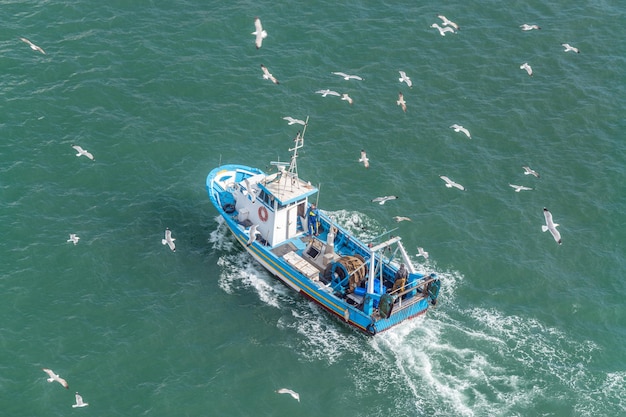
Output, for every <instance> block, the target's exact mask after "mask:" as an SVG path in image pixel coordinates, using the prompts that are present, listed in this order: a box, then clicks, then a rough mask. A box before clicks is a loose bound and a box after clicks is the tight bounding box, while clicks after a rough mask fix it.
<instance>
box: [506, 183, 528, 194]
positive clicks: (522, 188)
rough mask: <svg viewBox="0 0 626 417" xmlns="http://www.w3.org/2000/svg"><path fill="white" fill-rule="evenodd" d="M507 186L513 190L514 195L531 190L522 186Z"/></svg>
mask: <svg viewBox="0 0 626 417" xmlns="http://www.w3.org/2000/svg"><path fill="white" fill-rule="evenodd" d="M509 186H511V187H513V188H515V192H516V193H519V192H520V191H530V190H532V188H530V187H524V186H523V185H515V184H509Z"/></svg>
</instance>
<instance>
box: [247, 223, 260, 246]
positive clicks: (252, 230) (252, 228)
mask: <svg viewBox="0 0 626 417" xmlns="http://www.w3.org/2000/svg"><path fill="white" fill-rule="evenodd" d="M257 227H258V225H257V224H253V225H252V226H250V230H249V231H248V242H247V243H246V246H250V245H252V244H253V243H254V241H255V240H256V235H260V234H261V232H259V231H258V230H256V228H257Z"/></svg>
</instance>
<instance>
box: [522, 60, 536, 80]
mask: <svg viewBox="0 0 626 417" xmlns="http://www.w3.org/2000/svg"><path fill="white" fill-rule="evenodd" d="M519 68H520V69H523V70H526V72H527V73H528V75H529V76H531V77H532V76H533V69H532V68H531V66H530V65H528V62H524V63H523V64H522V65H520V66H519Z"/></svg>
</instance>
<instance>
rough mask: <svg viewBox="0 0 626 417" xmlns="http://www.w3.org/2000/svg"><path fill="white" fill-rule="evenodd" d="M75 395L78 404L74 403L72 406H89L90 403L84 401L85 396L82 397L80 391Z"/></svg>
mask: <svg viewBox="0 0 626 417" xmlns="http://www.w3.org/2000/svg"><path fill="white" fill-rule="evenodd" d="M75 397H76V404H72V408H78V407H87V406H88V405H89V403H86V402H84V401H83V397H81V395H80V394H79V393H76V395H75Z"/></svg>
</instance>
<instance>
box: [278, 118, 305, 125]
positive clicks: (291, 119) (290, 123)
mask: <svg viewBox="0 0 626 417" xmlns="http://www.w3.org/2000/svg"><path fill="white" fill-rule="evenodd" d="M283 120H286V121H287V123H289V125H290V126H291V125H293V124H295V123H297V124H299V125H302V126H304V125H306V122H305V121H304V120H300V119H294V118H293V117H291V116H285V117H283Z"/></svg>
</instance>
